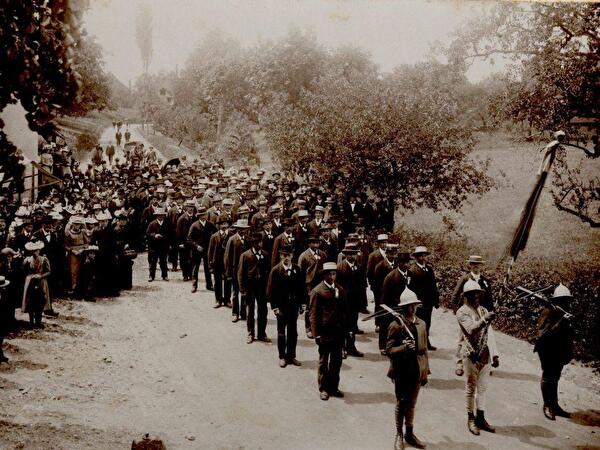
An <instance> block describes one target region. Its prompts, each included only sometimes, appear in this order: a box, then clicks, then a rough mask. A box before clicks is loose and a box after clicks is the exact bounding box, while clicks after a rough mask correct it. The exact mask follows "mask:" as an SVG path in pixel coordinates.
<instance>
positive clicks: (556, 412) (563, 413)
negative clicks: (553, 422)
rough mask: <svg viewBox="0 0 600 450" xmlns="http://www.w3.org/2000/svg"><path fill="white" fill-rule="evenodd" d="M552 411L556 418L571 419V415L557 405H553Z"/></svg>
mask: <svg viewBox="0 0 600 450" xmlns="http://www.w3.org/2000/svg"><path fill="white" fill-rule="evenodd" d="M552 409H553V410H554V415H555V416H558V417H566V418H567V419H568V418H569V417H571V414H570V413H568V412H566V411H565V410H564V409H562V408H561V407H560V406H559V405H558V403H557V404H556V405H554V407H553V408H552Z"/></svg>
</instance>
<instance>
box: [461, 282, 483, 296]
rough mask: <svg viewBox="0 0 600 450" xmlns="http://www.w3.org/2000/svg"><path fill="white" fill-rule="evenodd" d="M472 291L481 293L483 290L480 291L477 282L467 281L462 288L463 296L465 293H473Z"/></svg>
mask: <svg viewBox="0 0 600 450" xmlns="http://www.w3.org/2000/svg"><path fill="white" fill-rule="evenodd" d="M473 291H479V292H482V291H483V289H481V286H480V285H479V283H478V282H477V281H475V280H467V282H466V283H465V284H464V286H463V294H466V293H467V292H473Z"/></svg>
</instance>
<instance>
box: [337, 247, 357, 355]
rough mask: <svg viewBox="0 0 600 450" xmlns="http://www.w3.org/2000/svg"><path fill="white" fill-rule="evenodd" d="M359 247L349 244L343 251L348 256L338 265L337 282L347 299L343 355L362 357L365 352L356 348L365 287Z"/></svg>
mask: <svg viewBox="0 0 600 450" xmlns="http://www.w3.org/2000/svg"><path fill="white" fill-rule="evenodd" d="M358 251H359V250H358V248H357V247H356V246H355V245H352V244H347V245H346V247H345V248H344V250H343V252H344V255H346V258H344V260H342V261H341V262H340V263H339V264H338V265H337V275H336V283H337V284H338V285H340V286H341V287H342V288H343V289H344V299H345V301H346V319H347V320H346V340H345V345H344V354H343V356H345V355H346V354H347V355H350V356H357V357H362V356H364V354H363V353H362V352H359V351H358V350H357V349H356V343H355V342H356V334H357V332H358V331H359V329H358V312H359V310H360V302H361V289H364V282H363V272H362V269H361V267H360V266H359V264H358V261H357V260H356V257H357V255H358Z"/></svg>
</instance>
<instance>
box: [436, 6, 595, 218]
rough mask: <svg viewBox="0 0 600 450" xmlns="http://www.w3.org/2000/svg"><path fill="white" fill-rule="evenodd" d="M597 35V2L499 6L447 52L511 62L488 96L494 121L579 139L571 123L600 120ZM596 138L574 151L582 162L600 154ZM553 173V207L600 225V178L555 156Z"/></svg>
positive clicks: (464, 58)
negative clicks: (495, 90)
mask: <svg viewBox="0 0 600 450" xmlns="http://www.w3.org/2000/svg"><path fill="white" fill-rule="evenodd" d="M599 30H600V5H599V4H597V3H579V2H562V3H558V2H556V3H520V4H516V3H510V4H509V3H502V4H499V5H498V6H496V7H495V8H493V9H492V10H491V11H490V12H489V14H488V15H487V16H485V17H484V18H476V19H473V20H471V21H470V22H468V23H466V24H465V25H464V26H463V27H461V29H460V30H459V31H458V32H457V33H456V36H455V40H454V41H453V43H452V44H451V45H450V46H449V47H447V48H446V49H445V53H446V55H447V56H448V57H449V59H450V61H451V62H452V63H453V64H456V65H465V64H468V63H469V62H470V61H472V60H473V59H475V58H487V59H491V60H493V58H495V57H498V55H502V56H503V57H505V58H508V60H509V61H512V64H511V66H510V67H509V69H508V71H507V73H506V74H505V77H504V86H503V89H502V90H501V91H500V92H499V93H498V94H497V95H496V96H493V97H491V98H490V105H491V109H493V110H495V112H496V113H497V114H498V117H500V118H504V119H509V120H512V121H515V122H522V121H526V122H527V123H528V124H529V125H530V127H532V128H534V129H536V130H538V131H540V132H544V131H554V130H557V129H564V130H566V131H567V132H569V133H570V135H571V137H572V138H575V139H577V140H579V139H580V138H581V136H578V132H579V130H578V129H577V128H575V127H574V126H573V120H574V119H575V118H577V117H587V118H596V119H598V117H599V115H600V114H599V113H600V109H599V105H600V32H599ZM589 138H590V137H589V136H586V137H584V139H589ZM594 139H595V141H594ZM597 139H598V132H597V130H596V131H595V137H594V136H592V137H591V145H592V146H594V147H595V149H594V150H593V151H592V150H589V149H587V148H582V147H580V148H582V149H583V150H584V151H585V155H586V156H588V157H598V156H600V152H599V151H597V150H596V148H597V147H598V144H597ZM583 172H590V171H583ZM596 173H597V172H596ZM553 175H554V177H553V187H552V195H553V198H554V200H555V205H556V206H557V207H558V208H559V209H560V210H562V211H565V212H568V213H570V214H573V215H575V216H577V217H579V218H580V219H581V220H582V221H584V222H586V223H589V224H591V225H592V226H598V225H600V210H599V208H598V206H599V203H600V192H599V189H598V186H599V185H600V178H597V177H595V176H594V174H593V171H592V175H591V176H583V177H582V171H580V170H579V169H577V168H575V169H571V168H570V167H569V164H568V160H567V158H566V155H565V154H564V151H563V152H559V154H558V155H557V161H556V163H555V164H554V169H553Z"/></svg>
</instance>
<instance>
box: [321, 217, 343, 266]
mask: <svg viewBox="0 0 600 450" xmlns="http://www.w3.org/2000/svg"><path fill="white" fill-rule="evenodd" d="M320 236H321V243H320V244H319V248H320V249H321V250H322V251H323V253H325V255H326V258H325V259H326V260H327V261H335V260H336V259H337V256H338V253H339V249H338V246H337V242H336V241H334V240H333V239H332V237H331V224H329V223H323V224H321V229H320Z"/></svg>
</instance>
